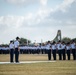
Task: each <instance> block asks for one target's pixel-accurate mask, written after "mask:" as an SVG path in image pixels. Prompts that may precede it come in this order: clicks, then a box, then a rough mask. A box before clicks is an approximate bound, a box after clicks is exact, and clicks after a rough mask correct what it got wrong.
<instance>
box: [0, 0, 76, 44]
mask: <svg viewBox="0 0 76 75" xmlns="http://www.w3.org/2000/svg"><path fill="white" fill-rule="evenodd" d="M57 30H61V32H62V37H70V38H75V37H76V0H0V44H1V43H9V41H10V40H12V39H15V37H16V36H19V37H24V38H27V39H30V40H31V41H32V42H34V41H35V40H36V42H40V41H41V39H42V40H43V42H45V41H47V40H53V39H54V38H55V36H56V34H57Z"/></svg>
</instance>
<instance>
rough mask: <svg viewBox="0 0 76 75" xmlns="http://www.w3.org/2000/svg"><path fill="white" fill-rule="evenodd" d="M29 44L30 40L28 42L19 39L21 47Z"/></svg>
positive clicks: (24, 39)
mask: <svg viewBox="0 0 76 75" xmlns="http://www.w3.org/2000/svg"><path fill="white" fill-rule="evenodd" d="M29 43H31V41H30V40H28V39H26V38H20V44H21V45H27V44H29Z"/></svg>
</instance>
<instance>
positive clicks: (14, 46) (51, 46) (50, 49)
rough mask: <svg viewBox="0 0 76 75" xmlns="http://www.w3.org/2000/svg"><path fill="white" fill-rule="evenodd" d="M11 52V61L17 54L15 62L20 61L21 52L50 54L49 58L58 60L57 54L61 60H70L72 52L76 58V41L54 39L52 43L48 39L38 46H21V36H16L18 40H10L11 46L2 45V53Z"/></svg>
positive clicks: (0, 48) (0, 49)
mask: <svg viewBox="0 0 76 75" xmlns="http://www.w3.org/2000/svg"><path fill="white" fill-rule="evenodd" d="M1 53H3V54H8V53H10V62H13V58H14V54H15V62H19V60H18V59H19V53H20V54H48V60H51V57H52V56H53V60H57V54H58V57H59V60H66V55H67V59H68V60H70V56H71V54H72V55H73V60H76V43H75V42H74V40H73V41H71V42H68V43H65V42H61V41H58V42H57V43H56V42H55V41H53V42H52V43H51V42H50V41H48V42H47V43H46V44H40V45H38V46H19V37H16V41H15V42H13V41H10V44H9V47H6V48H4V47H0V54H1Z"/></svg>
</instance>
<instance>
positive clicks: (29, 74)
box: [0, 54, 76, 75]
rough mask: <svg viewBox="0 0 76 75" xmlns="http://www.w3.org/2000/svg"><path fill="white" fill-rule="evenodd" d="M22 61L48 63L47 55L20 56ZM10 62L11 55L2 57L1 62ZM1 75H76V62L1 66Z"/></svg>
mask: <svg viewBox="0 0 76 75" xmlns="http://www.w3.org/2000/svg"><path fill="white" fill-rule="evenodd" d="M19 60H20V61H40V60H42V61H47V60H48V59H47V55H37V54H35V55H25V54H23V55H20V59H19ZM4 61H9V55H0V62H4ZM0 75H76V61H73V60H72V56H71V60H70V61H68V60H66V61H59V60H57V61H56V62H51V63H49V62H48V63H32V64H3V65H1V64H0Z"/></svg>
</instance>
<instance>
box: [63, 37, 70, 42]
mask: <svg viewBox="0 0 76 75" xmlns="http://www.w3.org/2000/svg"><path fill="white" fill-rule="evenodd" d="M62 41H64V42H65V43H67V42H70V41H71V38H69V37H64V38H62Z"/></svg>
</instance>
